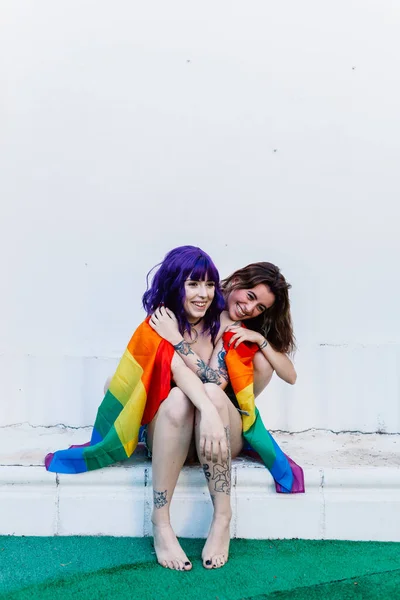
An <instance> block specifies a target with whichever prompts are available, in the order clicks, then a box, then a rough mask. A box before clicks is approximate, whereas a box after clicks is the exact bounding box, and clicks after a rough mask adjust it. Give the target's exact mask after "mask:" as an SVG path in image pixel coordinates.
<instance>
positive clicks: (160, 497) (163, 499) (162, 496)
mask: <svg viewBox="0 0 400 600" xmlns="http://www.w3.org/2000/svg"><path fill="white" fill-rule="evenodd" d="M153 500H154V508H162V507H163V506H165V505H166V504H167V502H168V500H167V490H165V491H164V492H156V490H153Z"/></svg>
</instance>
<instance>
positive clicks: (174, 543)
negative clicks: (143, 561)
mask: <svg viewBox="0 0 400 600" xmlns="http://www.w3.org/2000/svg"><path fill="white" fill-rule="evenodd" d="M153 537H154V549H155V551H156V555H157V560H158V562H159V563H160V565H161V566H162V567H166V568H167V569H174V570H175V571H190V569H191V568H192V563H191V562H190V561H189V559H188V557H187V556H186V554H185V553H184V551H183V550H182V547H181V545H180V543H179V542H178V540H177V537H176V535H175V533H174V531H173V529H172V527H171V525H170V524H169V523H157V524H156V523H153Z"/></svg>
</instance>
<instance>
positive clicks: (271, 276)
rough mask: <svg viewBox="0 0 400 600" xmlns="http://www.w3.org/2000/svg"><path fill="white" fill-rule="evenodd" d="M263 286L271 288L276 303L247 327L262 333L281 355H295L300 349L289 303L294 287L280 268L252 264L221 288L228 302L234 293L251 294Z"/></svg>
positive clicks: (226, 280) (268, 264)
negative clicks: (291, 289) (241, 291)
mask: <svg viewBox="0 0 400 600" xmlns="http://www.w3.org/2000/svg"><path fill="white" fill-rule="evenodd" d="M260 283H262V284H264V285H266V286H268V288H269V289H270V290H271V292H272V293H273V294H274V296H275V302H274V303H273V305H272V306H271V308H267V310H265V311H264V312H262V313H261V314H260V315H259V316H258V317H254V318H253V319H248V320H247V319H246V321H245V324H246V327H248V328H249V329H253V330H254V331H258V332H259V333H262V335H264V336H265V337H266V338H267V339H268V341H269V342H270V343H271V345H272V346H273V347H274V348H275V350H277V351H278V352H284V353H285V354H286V353H289V354H292V353H293V352H294V351H295V349H296V340H295V337H294V334H293V325H292V317H291V314H290V300H289V289H290V288H291V287H292V286H291V285H290V283H287V281H286V279H285V278H284V276H283V275H282V273H281V272H280V269H279V268H278V267H277V266H276V265H273V264H272V263H268V262H258V263H252V264H250V265H247V267H244V268H243V269H238V270H237V271H235V272H234V273H232V275H230V276H229V277H227V278H226V279H224V280H223V281H222V282H221V286H222V291H223V293H224V296H225V299H226V298H227V297H228V295H229V294H230V292H232V291H233V290H245V289H246V290H250V289H252V288H254V287H255V286H256V285H258V284H260Z"/></svg>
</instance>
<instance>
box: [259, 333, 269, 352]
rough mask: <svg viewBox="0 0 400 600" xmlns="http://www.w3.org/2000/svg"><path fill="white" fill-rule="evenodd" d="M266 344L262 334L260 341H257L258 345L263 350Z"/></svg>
mask: <svg viewBox="0 0 400 600" xmlns="http://www.w3.org/2000/svg"><path fill="white" fill-rule="evenodd" d="M267 346H268V341H267V339H266V338H265V337H264V336H262V337H261V339H260V341H259V342H258V347H259V348H260V350H263V349H264V348H266V347H267Z"/></svg>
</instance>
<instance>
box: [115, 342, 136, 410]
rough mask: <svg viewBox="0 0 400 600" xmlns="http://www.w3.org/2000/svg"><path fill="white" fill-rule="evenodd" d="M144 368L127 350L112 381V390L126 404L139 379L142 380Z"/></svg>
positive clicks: (123, 404)
mask: <svg viewBox="0 0 400 600" xmlns="http://www.w3.org/2000/svg"><path fill="white" fill-rule="evenodd" d="M142 374H143V369H142V367H141V366H140V365H139V363H138V362H137V360H135V359H134V358H133V356H132V354H131V353H130V352H128V350H125V352H124V354H123V356H122V358H121V361H120V363H119V365H118V367H117V370H116V371H115V373H114V376H113V378H112V379H111V383H110V392H111V393H112V395H113V396H114V397H115V398H116V399H117V400H118V401H119V402H120V403H121V404H122V406H125V405H126V404H127V402H128V401H129V398H130V397H131V395H132V391H133V389H134V387H135V385H136V383H137V382H138V381H141V378H142Z"/></svg>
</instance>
